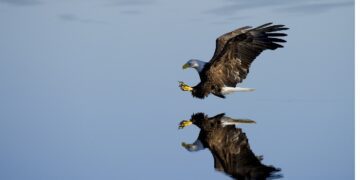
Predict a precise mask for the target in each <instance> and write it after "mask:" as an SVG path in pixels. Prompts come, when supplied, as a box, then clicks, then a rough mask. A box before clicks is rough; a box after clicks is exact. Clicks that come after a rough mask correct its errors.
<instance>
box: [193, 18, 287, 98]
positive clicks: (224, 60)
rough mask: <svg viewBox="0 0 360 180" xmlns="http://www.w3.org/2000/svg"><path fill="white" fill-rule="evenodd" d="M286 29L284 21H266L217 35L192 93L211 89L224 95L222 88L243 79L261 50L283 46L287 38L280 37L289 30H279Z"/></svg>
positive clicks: (204, 93)
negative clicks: (256, 25)
mask: <svg viewBox="0 0 360 180" xmlns="http://www.w3.org/2000/svg"><path fill="white" fill-rule="evenodd" d="M287 29H288V28H286V27H285V26H284V25H272V23H267V24H264V25H261V26H259V27H256V28H253V29H251V27H249V26H246V27H242V28H239V29H236V30H234V31H232V32H229V33H226V34H224V35H222V36H220V37H219V38H217V39H216V49H215V53H214V55H213V57H212V58H211V60H210V61H209V62H208V63H207V64H205V66H204V68H203V69H202V71H201V72H199V75H200V79H201V82H200V83H199V84H197V85H196V86H194V87H192V90H191V92H192V95H193V96H194V97H197V98H201V99H203V98H205V97H207V96H208V95H209V94H210V93H212V94H214V95H216V96H218V97H222V98H225V96H224V95H225V94H224V93H223V92H222V91H221V90H222V88H223V87H236V84H238V83H241V82H242V81H243V80H244V79H245V78H246V76H247V74H248V73H249V68H250V65H251V63H252V62H253V61H254V60H255V58H256V57H257V56H258V55H259V54H260V53H261V52H262V51H264V50H267V49H270V50H275V49H277V48H282V47H283V46H282V45H280V44H279V43H284V42H286V41H285V40H283V39H280V38H281V37H284V36H286V35H287V34H285V33H279V31H283V30H287Z"/></svg>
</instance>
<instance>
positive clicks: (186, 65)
mask: <svg viewBox="0 0 360 180" xmlns="http://www.w3.org/2000/svg"><path fill="white" fill-rule="evenodd" d="M189 67H190V65H189V64H188V63H186V64H184V65H183V67H182V68H183V69H187V68H189Z"/></svg>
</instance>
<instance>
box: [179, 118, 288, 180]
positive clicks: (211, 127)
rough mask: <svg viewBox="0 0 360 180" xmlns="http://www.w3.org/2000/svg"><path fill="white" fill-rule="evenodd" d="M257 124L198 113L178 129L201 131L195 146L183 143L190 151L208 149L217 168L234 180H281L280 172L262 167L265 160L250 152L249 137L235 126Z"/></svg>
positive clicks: (276, 169) (273, 168) (247, 120)
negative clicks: (193, 126) (190, 128)
mask: <svg viewBox="0 0 360 180" xmlns="http://www.w3.org/2000/svg"><path fill="white" fill-rule="evenodd" d="M240 123H255V121H252V120H249V119H232V118H230V117H227V116H225V114H224V113H222V114H218V115H216V116H214V117H208V116H207V115H205V114H204V113H196V114H194V115H192V116H191V119H190V120H184V121H181V122H180V124H179V129H182V128H184V127H186V126H189V125H191V124H194V125H196V126H197V127H199V128H200V133H199V137H198V138H197V140H196V141H195V142H194V143H192V144H187V143H182V146H183V147H184V148H185V149H187V150H188V151H191V152H194V151H199V150H202V149H205V148H208V149H209V150H210V152H211V154H212V156H213V157H214V166H215V167H214V168H215V169H216V170H218V171H222V172H225V173H226V174H228V175H230V176H231V177H233V178H235V179H241V180H261V179H275V178H280V177H282V176H281V175H280V174H277V173H276V172H279V171H280V169H278V168H275V167H273V166H267V165H264V164H262V163H261V160H262V157H261V156H255V154H254V153H253V152H252V151H251V149H250V145H249V142H248V139H247V137H246V134H245V133H244V132H242V130H241V129H240V128H236V127H235V125H236V124H240Z"/></svg>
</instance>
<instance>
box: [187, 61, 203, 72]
mask: <svg viewBox="0 0 360 180" xmlns="http://www.w3.org/2000/svg"><path fill="white" fill-rule="evenodd" d="M205 64H206V62H204V61H200V60H197V59H190V60H189V61H188V62H186V63H185V64H184V65H183V67H182V68H183V69H187V68H194V69H196V70H197V71H198V72H199V73H200V72H201V71H202V70H203V68H204V66H205Z"/></svg>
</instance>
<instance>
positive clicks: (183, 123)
mask: <svg viewBox="0 0 360 180" xmlns="http://www.w3.org/2000/svg"><path fill="white" fill-rule="evenodd" d="M190 125H192V121H190V120H183V121H181V122H180V124H179V129H183V128H184V127H186V126H190Z"/></svg>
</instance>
